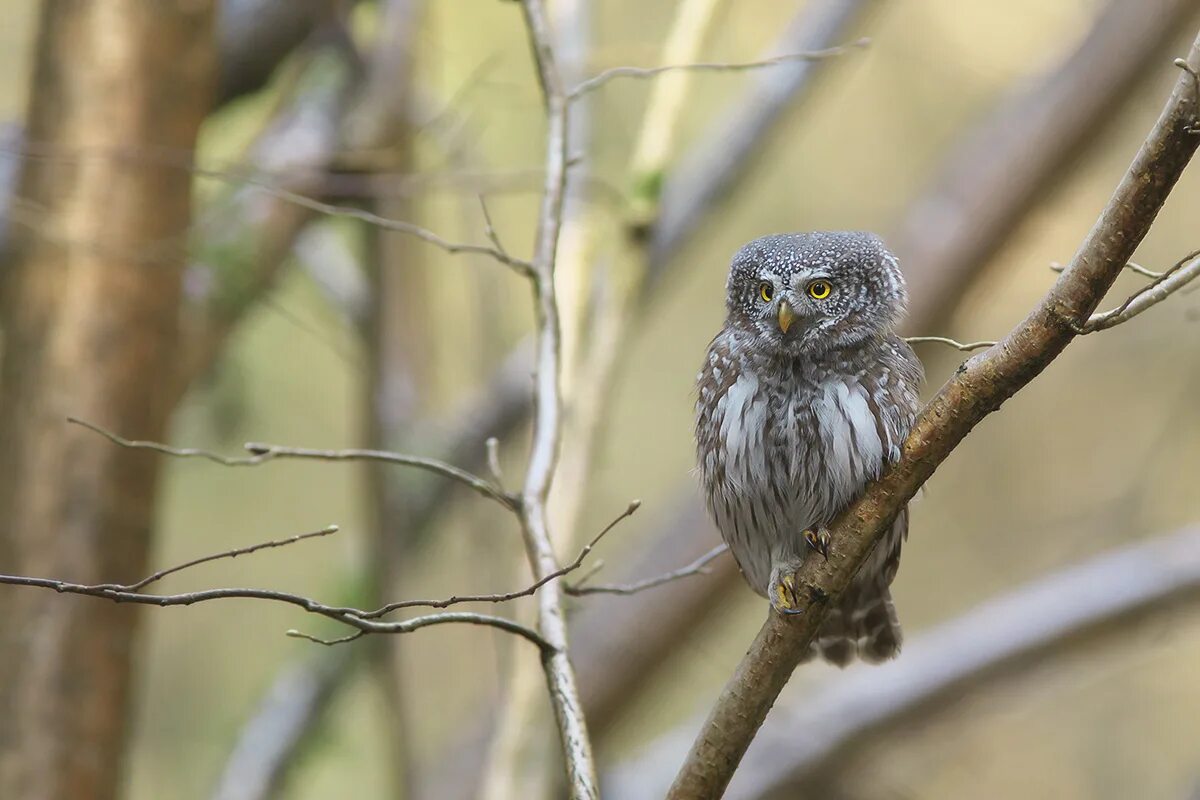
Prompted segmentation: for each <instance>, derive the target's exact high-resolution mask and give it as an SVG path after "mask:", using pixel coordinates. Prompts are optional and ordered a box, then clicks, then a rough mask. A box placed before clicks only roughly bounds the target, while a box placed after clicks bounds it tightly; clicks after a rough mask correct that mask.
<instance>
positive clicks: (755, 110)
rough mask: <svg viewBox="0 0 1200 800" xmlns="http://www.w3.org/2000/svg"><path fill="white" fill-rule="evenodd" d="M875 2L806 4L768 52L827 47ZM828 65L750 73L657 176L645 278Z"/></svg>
mask: <svg viewBox="0 0 1200 800" xmlns="http://www.w3.org/2000/svg"><path fill="white" fill-rule="evenodd" d="M875 5H876V4H874V3H872V2H869V0H816V1H815V2H810V3H805V4H804V8H803V10H802V11H801V12H800V13H799V14H797V15H796V17H795V18H794V19H793V20H792V22H791V23H790V24H789V26H788V28H787V30H786V31H785V32H784V33H783V34H782V36H781V37H780V38H779V40H778V41H777V42H776V44H775V46H774V47H773V48H772V51H773V54H779V53H796V52H809V51H815V50H823V49H827V48H829V47H830V45H831V43H833V42H837V41H839V40H844V39H845V38H846V37H847V36H848V35H849V33H850V31H851V30H852V29H853V27H854V26H855V24H856V23H858V22H859V21H860V20H861V19H862V18H863V17H864V16H865V15H866V13H867V12H868V11H869V10H870V9H871V8H874V7H875ZM768 57H769V56H768ZM829 63H830V62H829V61H827V60H826V61H797V62H793V63H790V64H781V65H779V66H778V67H777V68H775V69H770V70H766V71H764V72H761V73H756V74H755V75H754V79H753V80H752V81H750V82H749V83H750V85H749V86H748V88H747V90H746V92H745V95H744V97H743V98H742V99H739V101H738V102H737V103H736V104H734V106H733V107H732V108H730V109H727V110H726V111H724V112H723V113H722V114H721V115H720V122H719V123H718V124H716V125H714V126H713V128H712V130H710V131H709V132H708V133H707V134H706V135H705V136H704V138H703V139H702V140H701V141H700V142H698V143H697V144H696V145H694V146H693V147H691V148H689V149H688V151H687V152H686V153H685V154H684V155H683V156H682V157H681V158H680V159H679V161H678V165H677V166H676V167H674V168H673V169H672V170H671V174H670V175H669V176H666V179H665V180H663V181H662V188H661V205H662V214H661V216H660V218H659V219H658V220H657V221H656V222H655V224H654V226H653V228H654V230H653V233H652V235H651V237H650V244H649V256H650V278H651V280H654V279H657V278H658V277H659V276H660V275H661V273H662V272H663V270H664V268H665V266H666V263H667V260H668V257H669V256H670V255H671V254H672V253H675V252H677V251H678V250H679V249H680V246H681V245H682V244H683V241H684V240H685V239H686V238H688V237H689V236H690V235H691V234H692V233H693V232H694V231H695V229H696V228H697V226H698V225H699V224H700V222H701V220H703V218H704V216H705V215H706V214H708V213H709V212H711V211H712V210H713V209H714V208H715V207H716V206H717V205H718V204H719V203H720V201H721V200H722V199H723V198H724V196H725V195H726V194H727V192H726V189H727V188H728V187H729V185H730V184H731V183H733V182H734V181H736V180H737V179H738V178H739V177H740V176H741V175H743V174H746V173H747V172H748V169H747V165H748V164H749V162H750V161H751V160H752V159H753V158H754V157H755V156H757V155H759V154H761V153H762V152H764V148H763V147H762V146H761V143H762V140H763V137H764V136H765V135H766V133H767V132H768V131H769V130H770V128H771V127H772V126H773V125H774V124H775V123H776V122H777V121H778V120H779V118H780V117H781V116H782V114H783V113H784V111H785V110H786V109H787V108H788V107H790V106H792V105H794V104H796V103H799V102H801V101H802V99H803V98H804V97H805V96H806V95H807V93H808V91H809V90H811V89H812V87H813V85H814V84H815V80H814V79H815V78H816V77H817V76H818V75H819V74H822V73H823V72H824V71H825V67H826V65H827V64H829Z"/></svg>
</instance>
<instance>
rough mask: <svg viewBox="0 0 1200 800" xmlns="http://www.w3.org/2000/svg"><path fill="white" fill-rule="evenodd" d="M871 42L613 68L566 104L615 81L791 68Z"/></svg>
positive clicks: (577, 91)
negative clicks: (751, 58) (755, 57)
mask: <svg viewBox="0 0 1200 800" xmlns="http://www.w3.org/2000/svg"><path fill="white" fill-rule="evenodd" d="M868 44H870V40H869V39H859V40H857V41H854V42H851V43H850V44H845V45H839V46H838V47H827V48H825V49H823V50H810V51H808V52H805V53H788V54H786V55H781V56H773V57H771V58H764V59H760V60H758V61H716V62H697V63H693V64H665V65H663V66H659V67H612V68H611V69H606V70H604V71H603V72H601V73H600V74H598V75H596V76H595V77H592V78H588V79H587V80H586V81H583V82H582V83H580V84H579V85H578V86H576V87H575V88H574V89H572V90H571V91H570V93H568V94H567V100H569V101H573V100H575V99H576V98H578V97H579V96H580V95H584V94H587V93H588V92H593V91H595V90H596V89H599V88H600V87H601V86H603V85H604V84H606V83H608V82H609V81H611V80H614V79H616V78H654V77H657V76H659V75H662V74H663V73H664V72H677V71H681V72H746V71H748V70H754V69H762V68H763V67H775V66H779V65H780V64H791V63H794V62H797V61H823V60H825V59H827V58H834V57H835V56H840V55H844V54H846V53H848V52H850V51H851V50H854V49H857V48H862V47H866V46H867V45H868Z"/></svg>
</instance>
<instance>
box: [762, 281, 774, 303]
mask: <svg viewBox="0 0 1200 800" xmlns="http://www.w3.org/2000/svg"><path fill="white" fill-rule="evenodd" d="M758 296H759V297H761V298H762V300H763V302H764V303H769V302H771V298H772V297H774V296H775V287H774V286H772V285H771V284H769V283H767V282H765V281H764V282H763V283H760V284H759V285H758Z"/></svg>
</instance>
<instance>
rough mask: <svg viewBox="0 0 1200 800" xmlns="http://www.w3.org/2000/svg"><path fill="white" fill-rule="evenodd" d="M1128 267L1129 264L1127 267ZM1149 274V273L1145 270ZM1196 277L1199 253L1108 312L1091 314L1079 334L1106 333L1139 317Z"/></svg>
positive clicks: (1198, 267) (1199, 251)
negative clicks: (1107, 330) (1109, 329)
mask: <svg viewBox="0 0 1200 800" xmlns="http://www.w3.org/2000/svg"><path fill="white" fill-rule="evenodd" d="M1131 266H1132V265H1131ZM1146 271H1147V272H1149V270H1146ZM1197 276H1200V250H1194V251H1192V252H1191V253H1188V254H1187V255H1186V256H1184V257H1183V258H1182V259H1180V260H1179V261H1177V262H1175V264H1174V266H1172V267H1171V268H1170V269H1168V270H1167V271H1166V272H1162V273H1159V274H1158V275H1157V277H1155V279H1154V280H1153V281H1152V282H1151V283H1149V284H1147V285H1146V286H1144V287H1142V288H1141V289H1139V290H1138V291H1136V292H1134V293H1133V294H1131V295H1130V296H1129V297H1127V298H1126V299H1125V302H1123V303H1121V305H1119V306H1117V307H1116V308H1114V309H1113V310H1111V311H1105V312H1102V313H1099V314H1093V315H1092V316H1090V317H1088V321H1087V324H1085V325H1084V326H1083V330H1082V331H1081V332H1082V333H1094V332H1096V331H1102V330H1106V329H1108V328H1111V327H1113V326H1115V325H1120V324H1121V323H1122V322H1128V321H1129V320H1131V319H1133V318H1134V317H1136V316H1137V315H1138V314H1141V313H1142V312H1143V311H1145V310H1146V309H1148V308H1150V307H1151V306H1154V305H1157V304H1158V303H1161V302H1162V301H1163V300H1166V299H1167V298H1168V297H1170V296H1171V295H1172V294H1174V293H1175V292H1177V291H1179V290H1180V289H1182V288H1183V287H1184V286H1186V285H1187V284H1189V283H1191V282H1192V281H1193V280H1195V279H1196V277H1197Z"/></svg>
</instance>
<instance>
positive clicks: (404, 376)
mask: <svg viewBox="0 0 1200 800" xmlns="http://www.w3.org/2000/svg"><path fill="white" fill-rule="evenodd" d="M381 9H382V13H383V21H382V25H381V30H380V33H379V40H378V42H377V44H376V46H375V51H374V55H373V58H372V59H371V61H370V62H369V68H370V72H369V74H368V78H367V81H366V86H365V88H364V91H363V95H362V101H361V102H360V104H359V109H358V111H359V114H358V115H357V116H354V117H351V119H350V120H349V122H348V125H347V127H348V128H349V132H348V135H347V139H348V140H349V144H350V149H351V151H352V152H353V151H355V150H360V151H363V152H368V153H372V154H373V155H374V157H375V159H376V163H373V164H371V165H370V169H371V170H378V171H380V172H394V173H398V174H409V173H412V172H414V171H415V163H416V157H415V153H414V146H413V145H414V142H413V136H414V133H415V132H414V130H413V127H412V124H411V117H412V97H413V70H414V61H415V55H416V53H415V48H414V45H415V43H416V40H417V33H418V30H419V28H420V25H421V21H422V16H423V12H424V3H423V2H421V0H388V2H386V3H384V4H383V6H382V7H381ZM372 206H373V208H372V210H373V211H375V212H376V213H378V214H380V215H382V216H384V217H387V218H389V219H401V220H409V219H413V218H414V216H413V215H414V208H413V203H412V201H411V198H409V197H407V196H400V197H389V198H382V199H381V198H375V199H374V200H373V202H372ZM366 233H367V236H368V237H370V238H369V241H370V243H371V244H370V248H369V253H368V256H367V258H366V262H367V270H368V273H369V275H368V277H369V280H370V286H371V291H370V294H369V298H368V300H369V304H368V308H367V318H366V322H365V331H364V334H365V335H364V340H365V343H366V352H367V356H368V360H369V367H368V384H367V396H366V404H367V408H366V409H365V411H366V413H365V414H364V415H363V416H364V420H365V423H366V431H365V438H366V446H368V447H376V448H382V449H396V450H404V449H406V444H407V443H406V442H405V439H406V438H407V435H408V434H409V433H410V426H411V425H412V423H413V421H414V417H415V415H416V414H417V413H418V412H419V411H420V410H421V409H420V406H419V401H420V395H421V392H420V391H419V390H418V387H419V386H421V385H422V384H425V383H426V382H427V380H428V379H429V377H430V375H429V364H428V363H427V361H426V359H425V358H424V356H425V355H426V354H427V353H428V351H429V346H428V345H429V342H428V338H429V337H430V336H431V335H432V333H431V331H432V328H430V327H429V326H430V322H431V320H430V318H429V314H428V311H427V308H426V305H427V303H428V300H429V292H428V288H427V286H426V265H425V264H423V263H422V262H421V258H420V252H421V248H422V247H424V245H422V244H420V243H416V242H414V241H413V240H412V239H411V238H409V237H407V236H398V235H396V234H394V233H392V234H389V233H387V232H386V231H383V230H381V229H378V228H371V229H369V230H367V231H366ZM425 480H430V476H414V475H412V474H405V475H403V476H399V475H397V473H396V471H395V469H391V468H389V465H387V464H371V465H369V466H368V473H367V487H368V492H369V495H370V499H369V503H370V509H371V562H370V565H369V576H370V585H371V589H372V597H371V600H370V601H369V603H368V604H379V605H381V604H382V603H383V602H384V598H385V597H386V598H390V597H393V596H404V592H403V589H402V588H401V587H402V585H403V582H404V568H405V566H406V565H407V563H408V559H407V556H408V555H409V554H410V553H411V551H412V541H411V538H410V534H411V532H412V531H413V530H414V528H415V527H416V526H414V525H413V520H412V518H411V516H410V513H409V511H410V509H411V508H412V507H413V503H412V502H411V501H412V496H411V495H410V494H409V493H408V491H407V489H408V488H409V486H410V485H413V484H411V483H410V482H415V484H416V485H423V483H422V481H425ZM435 480H436V478H435ZM404 638H405V637H402V636H394V637H381V638H380V639H379V640H378V641H375V642H373V643H372V646H373V647H374V648H375V649H374V650H373V651H372V653H371V656H372V666H373V667H374V668H375V674H376V677H377V678H378V679H379V681H380V683H381V685H382V686H383V688H384V691H385V696H386V697H387V700H388V708H387V709H386V714H387V716H386V719H387V729H388V731H387V733H388V740H387V744H388V745H389V751H390V755H391V758H389V759H388V762H389V768H390V771H391V773H392V780H393V783H394V786H395V795H396V796H397V797H402V798H406V797H411V796H412V786H413V781H414V780H415V773H414V771H413V769H414V758H413V742H412V740H411V734H412V733H413V726H412V725H411V724H410V722H409V707H408V706H409V704H408V702H407V691H406V690H407V688H408V686H409V685H410V684H409V681H408V680H407V677H408V673H407V670H406V667H405V661H406V659H405V652H406V651H405V645H406V644H407V642H405V641H404Z"/></svg>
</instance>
